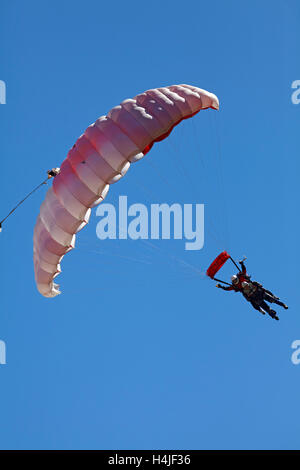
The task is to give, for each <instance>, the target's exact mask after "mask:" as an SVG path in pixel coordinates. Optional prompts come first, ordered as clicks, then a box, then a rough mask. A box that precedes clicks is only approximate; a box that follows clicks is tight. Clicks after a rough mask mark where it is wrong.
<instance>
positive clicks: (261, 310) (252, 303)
mask: <svg viewBox="0 0 300 470" xmlns="http://www.w3.org/2000/svg"><path fill="white" fill-rule="evenodd" d="M250 303H251V305H252V307H253V308H255V310H258V311H259V312H260V313H262V314H263V315H265V313H266V312H265V311H264V310H263V309H262V308H261V307H260V305H258V304H256V303H255V302H253V301H251V300H250Z"/></svg>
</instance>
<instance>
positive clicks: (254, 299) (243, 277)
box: [217, 258, 288, 320]
mask: <svg viewBox="0 0 300 470" xmlns="http://www.w3.org/2000/svg"><path fill="white" fill-rule="evenodd" d="M245 259H246V258H244V259H243V260H241V261H239V264H240V265H241V268H242V269H241V271H240V272H239V273H238V274H235V275H233V276H232V277H231V285H230V286H228V287H225V286H222V285H221V284H217V287H218V288H220V289H223V290H226V291H230V290H234V291H235V292H241V293H242V295H243V297H245V299H246V300H247V301H248V302H250V303H251V305H252V307H253V308H255V309H256V310H258V311H259V312H261V313H262V314H263V315H264V314H265V313H266V312H267V313H268V314H269V315H270V317H272V318H274V319H275V320H279V318H278V316H277V314H276V312H275V310H272V309H271V307H270V306H269V305H268V304H267V303H266V302H270V303H275V304H277V305H280V306H281V307H283V308H284V309H287V308H288V306H287V305H286V304H284V303H283V302H281V301H280V300H279V297H276V296H275V295H274V294H273V293H272V292H271V291H269V290H267V289H265V288H264V287H263V286H262V284H259V283H258V282H256V281H251V280H250V277H251V276H249V275H248V274H247V270H246V266H245V264H244V261H245Z"/></svg>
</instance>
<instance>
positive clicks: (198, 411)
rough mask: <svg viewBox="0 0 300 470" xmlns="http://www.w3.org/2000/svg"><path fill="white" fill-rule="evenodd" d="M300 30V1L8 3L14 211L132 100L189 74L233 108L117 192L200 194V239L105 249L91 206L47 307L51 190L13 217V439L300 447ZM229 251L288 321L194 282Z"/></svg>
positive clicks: (2, 400)
mask: <svg viewBox="0 0 300 470" xmlns="http://www.w3.org/2000/svg"><path fill="white" fill-rule="evenodd" d="M299 22H300V7H299V3H298V2H297V1H296V0H295V1H293V0H288V1H286V0H285V1H267V0H265V1H264V2H259V1H251V2H250V1H249V2H238V1H227V2H222V1H211V2H202V1H200V2H199V1H187V2H184V4H183V3H182V2H177V1H176V0H175V1H172V2H167V1H165V2H158V1H155V0H154V1H153V2H151V3H149V4H147V3H141V2H137V1H130V2H126V3H124V2H120V1H117V2H106V3H104V2H97V1H89V0H87V1H85V2H82V1H72V2H71V1H59V2H58V1H51V2H37V1H30V0H29V1H27V2H21V1H14V0H13V1H2V14H1V19H0V41H1V45H2V47H1V51H0V63H1V67H0V79H1V80H4V81H5V83H6V86H7V104H5V105H1V106H0V122H1V140H0V152H1V155H2V157H1V162H2V171H1V174H0V181H1V185H0V191H1V215H3V216H4V215H5V214H6V213H7V212H8V211H9V210H10V208H11V206H12V205H13V204H14V203H16V202H17V201H18V200H19V199H21V198H22V197H23V196H24V194H26V193H27V192H28V191H30V190H31V189H32V187H33V186H35V185H36V184H38V183H39V182H40V181H41V180H42V179H43V178H44V176H45V171H47V170H48V169H49V168H51V167H53V166H59V165H60V163H61V162H62V161H63V160H64V158H65V156H66V154H67V151H68V149H69V148H70V147H71V146H72V145H73V143H74V142H75V140H76V139H77V137H78V136H79V135H80V134H81V133H82V132H83V131H84V129H85V128H86V127H87V126H88V125H89V124H90V123H92V122H93V121H95V119H97V117H99V116H100V115H103V114H106V113H107V112H108V110H109V109H110V108H111V107H113V106H115V105H117V104H118V103H119V102H120V101H122V100H123V99H125V98H128V97H133V96H135V95H136V94H137V93H139V92H143V91H144V90H146V89H149V88H154V87H159V86H164V85H171V84H175V83H188V84H192V85H196V86H199V87H201V88H205V89H208V90H209V91H212V92H214V93H216V94H217V95H218V97H219V99H220V104H221V109H220V112H219V113H217V112H214V111H212V110H209V111H206V112H203V113H200V114H199V115H198V116H196V117H195V118H194V119H193V120H190V121H187V122H184V123H182V124H181V125H180V126H179V127H178V128H177V129H176V130H175V131H174V132H173V134H172V135H171V136H170V138H169V139H168V141H164V142H162V143H160V144H157V145H155V146H154V148H153V149H152V151H151V152H150V153H149V154H148V155H147V157H145V159H144V160H142V161H141V162H139V163H137V164H136V165H134V166H133V167H132V168H131V169H130V172H129V173H128V174H127V175H126V177H125V178H124V179H123V180H122V181H120V182H119V183H117V184H116V185H115V186H113V187H112V188H111V191H110V193H109V195H108V197H107V199H106V202H111V203H113V204H117V202H118V197H119V195H127V196H128V200H129V203H130V204H131V203H135V202H139V203H144V204H146V205H147V206H150V204H151V203H162V202H167V203H169V204H171V203H173V202H178V203H182V204H183V203H193V204H195V203H204V204H205V228H206V230H205V245H204V248H203V249H202V250H200V251H197V252H195V251H194V252H193V251H186V250H184V243H183V241H180V240H176V241H172V240H170V241H168V240H165V241H161V240H160V241H156V242H153V245H151V246H150V245H147V244H146V243H145V242H143V241H132V240H127V241H126V240H125V241H124V240H109V241H100V240H98V239H97V237H96V224H97V222H98V218H97V217H96V215H95V212H94V213H93V215H92V217H91V221H90V224H89V226H88V227H87V228H86V229H84V230H83V231H82V232H81V233H80V235H79V237H78V242H77V246H76V250H74V251H73V252H72V253H71V254H70V255H68V256H66V258H65V259H64V261H63V265H62V269H63V272H62V274H61V275H60V279H59V282H60V284H61V288H62V291H63V294H62V295H61V296H59V297H57V298H55V299H45V298H43V297H42V296H40V295H39V294H38V292H37V291H36V288H35V283H34V276H33V266H32V232H33V227H34V224H35V219H36V217H37V215H38V212H39V206H40V204H41V202H42V200H43V198H44V195H45V189H44V188H43V189H42V190H41V191H40V192H39V193H38V194H35V195H34V197H32V198H31V200H30V201H27V203H26V204H24V206H23V207H22V209H20V210H19V211H18V212H17V213H16V214H15V215H14V216H12V217H11V218H10V219H9V220H8V221H7V223H6V225H5V226H4V229H3V232H2V233H1V260H2V263H1V265H2V268H1V272H0V277H1V286H2V296H1V298H2V302H1V315H0V340H2V341H5V343H6V347H7V364H6V365H0V416H1V427H0V448H2V449H91V448H94V449H158V448H160V449H162V448H164V449H299V448H300V424H299V423H300V420H299V398H298V390H299V385H300V366H296V365H293V364H292V362H291V354H292V349H291V343H292V342H293V341H294V340H296V339H300V321H299V300H298V295H297V291H298V290H299V289H298V285H299V281H298V267H297V263H298V258H299V255H298V239H299V222H298V210H299V209H298V202H299V195H298V191H299V189H298V187H299V183H298V178H299V176H298V175H299V163H298V152H299V137H298V135H299V134H298V133H299V119H300V105H294V104H292V101H291V95H292V89H291V84H292V82H293V81H294V80H297V79H300V64H299V60H298V55H299V42H300V33H299ZM192 121H193V122H192ZM212 227H213V228H212ZM151 243H152V242H151ZM223 249H228V250H230V253H231V254H232V256H233V257H235V258H237V259H239V258H240V257H242V255H244V254H245V255H247V256H248V260H247V263H248V269H249V272H250V273H252V275H253V277H255V279H257V280H259V281H261V282H263V283H264V284H265V285H266V287H268V288H270V289H272V290H273V291H274V292H275V293H277V295H279V296H281V297H282V298H283V299H284V300H286V302H287V303H288V304H289V306H290V309H289V310H288V311H283V310H282V311H280V308H278V311H279V314H280V321H279V322H275V321H273V320H272V319H271V318H270V317H267V318H266V317H263V316H262V315H260V314H259V313H258V312H256V311H255V310H252V309H251V306H250V305H248V304H247V303H246V302H245V300H244V299H243V298H242V297H241V296H239V295H238V294H233V293H226V292H223V291H219V290H217V289H215V287H214V283H213V282H210V281H209V280H208V279H205V277H204V276H198V274H197V273H198V270H200V271H201V272H203V271H205V269H206V268H207V266H208V264H209V263H210V261H211V260H212V259H213V258H214V257H215V256H216V255H217V254H218V252H220V251H221V250H223ZM183 263H188V264H189V265H191V266H192V267H187V266H186V265H184V264H183ZM232 273H233V270H232V269H231V267H229V266H227V267H225V268H224V271H223V275H224V276H225V277H228V276H229V275H230V274H232Z"/></svg>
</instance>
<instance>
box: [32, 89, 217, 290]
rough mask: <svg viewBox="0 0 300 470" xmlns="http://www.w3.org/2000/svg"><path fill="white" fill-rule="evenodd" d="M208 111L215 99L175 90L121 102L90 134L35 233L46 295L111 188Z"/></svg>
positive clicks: (38, 274) (74, 151)
mask: <svg viewBox="0 0 300 470" xmlns="http://www.w3.org/2000/svg"><path fill="white" fill-rule="evenodd" d="M208 108H212V109H219V101H218V98H217V97H216V96H215V95H214V94H212V93H210V92H208V91H205V90H202V89H200V88H197V87H194V86H190V85H173V86H169V87H163V88H156V89H153V90H148V91H146V92H144V93H141V94H140V95H137V96H135V98H133V99H127V100H125V101H123V102H122V103H121V104H120V105H119V106H116V107H115V108H112V109H111V110H110V111H109V113H108V114H107V115H106V116H102V117H100V118H99V119H97V121H96V122H95V123H94V124H92V125H90V126H89V127H88V128H87V129H86V131H85V132H84V133H83V134H82V135H81V136H80V137H79V139H78V140H77V141H76V143H75V144H74V145H73V147H72V148H71V150H70V151H69V153H68V155H67V158H66V159H65V161H64V162H63V163H62V165H61V167H60V172H59V174H57V175H56V176H55V177H54V179H53V186H52V187H51V188H50V189H49V190H48V192H47V194H46V198H45V200H44V202H43V204H42V206H41V209H40V214H39V216H38V218H37V222H36V226H35V229H34V270H35V279H36V283H37V288H38V290H39V292H40V293H41V294H42V295H44V296H45V297H55V296H56V295H57V294H60V291H59V288H58V287H59V286H58V285H57V284H56V283H55V282H54V279H55V278H56V276H57V275H58V274H59V273H60V272H61V269H60V263H61V260H62V258H63V256H64V255H65V254H66V253H67V252H68V251H70V250H72V249H73V248H74V246H75V234H76V233H77V232H79V231H80V230H81V229H82V228H83V227H84V226H85V225H86V224H87V223H88V221H89V217H90V213H91V208H92V207H95V206H97V205H98V204H100V202H102V201H103V199H104V198H105V197H106V195H107V193H108V190H109V187H110V185H111V184H113V183H115V182H116V181H118V180H119V179H120V178H122V177H123V176H124V175H125V173H126V172H127V171H128V170H129V168H130V165H131V164H132V163H133V162H136V161H138V160H140V159H141V158H142V157H144V155H145V154H146V153H147V152H148V151H149V150H150V149H151V147H152V146H153V144H154V143H155V142H158V141H160V140H162V139H164V138H166V137H167V136H168V135H169V134H170V132H171V131H172V129H173V128H174V127H175V126H176V125H177V124H178V123H179V122H180V121H182V120H183V119H187V118H190V117H192V116H194V115H195V114H197V113H198V112H199V111H200V110H202V109H208ZM170 165H172V162H171V161H170Z"/></svg>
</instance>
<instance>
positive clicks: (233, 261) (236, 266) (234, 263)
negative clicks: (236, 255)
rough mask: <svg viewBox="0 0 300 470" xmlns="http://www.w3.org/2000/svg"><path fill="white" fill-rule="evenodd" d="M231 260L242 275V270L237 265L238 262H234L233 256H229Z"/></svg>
mask: <svg viewBox="0 0 300 470" xmlns="http://www.w3.org/2000/svg"><path fill="white" fill-rule="evenodd" d="M229 259H231V261H232V262H233V264H234V265H235V267H236V268H237V269H238V270H239V272H240V273H241V272H242V271H241V268H240V267H239V266H238V265H237V264H236V262H235V261H234V259H233V258H231V256H229Z"/></svg>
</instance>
